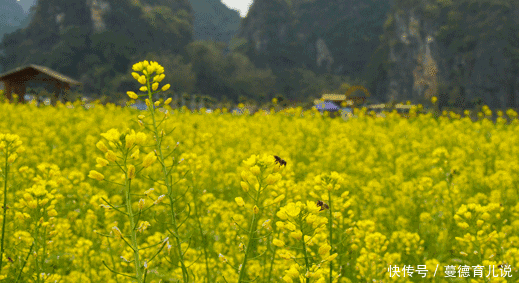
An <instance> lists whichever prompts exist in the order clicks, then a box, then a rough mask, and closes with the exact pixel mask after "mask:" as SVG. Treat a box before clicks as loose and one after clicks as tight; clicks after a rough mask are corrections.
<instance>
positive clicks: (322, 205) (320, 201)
mask: <svg viewBox="0 0 519 283" xmlns="http://www.w3.org/2000/svg"><path fill="white" fill-rule="evenodd" d="M317 206H320V207H321V209H319V211H323V210H325V209H329V208H330V207H329V206H328V205H327V204H326V203H324V202H323V201H322V200H318V201H317Z"/></svg>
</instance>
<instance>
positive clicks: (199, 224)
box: [192, 181, 211, 283]
mask: <svg viewBox="0 0 519 283" xmlns="http://www.w3.org/2000/svg"><path fill="white" fill-rule="evenodd" d="M192 183H194V182H193V181H192ZM194 188H195V186H194V184H193V196H196V192H195V189H194ZM197 199H198V198H196V197H194V198H193V202H194V206H195V217H196V221H197V223H198V230H200V237H201V238H202V245H203V247H204V257H205V272H206V278H205V279H206V280H205V281H206V282H207V283H209V282H210V279H211V273H210V271H209V255H208V254H207V237H206V235H204V230H203V229H202V223H201V222H200V216H199V215H198V205H197V201H196V200H197Z"/></svg>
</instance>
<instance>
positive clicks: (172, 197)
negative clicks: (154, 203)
mask: <svg viewBox="0 0 519 283" xmlns="http://www.w3.org/2000/svg"><path fill="white" fill-rule="evenodd" d="M132 69H133V70H134V71H135V72H133V73H132V76H133V78H134V79H136V80H137V81H138V82H139V83H140V84H142V85H143V86H141V87H140V89H139V90H140V91H142V92H145V94H141V95H138V94H136V93H135V92H133V91H128V92H127V94H128V96H129V97H130V98H131V99H139V98H145V102H146V106H147V107H148V112H149V113H150V116H151V123H149V124H148V125H149V126H150V127H149V128H148V129H149V130H150V131H151V132H152V134H153V136H154V140H155V154H156V156H157V158H158V160H159V162H160V164H161V171H162V178H163V180H164V185H165V186H166V188H167V194H166V196H167V197H168V199H169V209H170V212H171V226H172V229H171V232H172V234H173V237H174V238H175V242H176V250H177V253H178V257H179V258H178V259H179V262H180V268H181V269H182V279H183V282H184V283H187V282H189V272H188V269H187V267H186V264H185V261H184V253H183V252H182V239H181V238H180V235H179V232H178V228H179V225H178V224H177V217H178V215H177V210H176V207H175V202H176V200H177V198H178V195H176V192H175V191H174V190H173V183H172V181H171V172H172V167H173V165H171V166H167V165H166V156H169V154H164V152H163V149H162V142H163V138H164V136H165V132H164V131H163V130H160V129H159V127H160V125H161V124H162V122H164V120H165V119H167V117H168V113H166V115H165V116H164V117H163V119H162V120H161V121H160V122H159V121H157V120H158V117H157V113H156V111H155V107H158V106H159V105H160V104H161V101H155V102H153V95H154V94H156V93H158V92H160V91H167V90H168V89H169V88H170V85H169V84H166V85H164V86H163V87H162V88H161V89H160V90H159V91H157V89H158V87H159V83H160V82H161V81H162V80H163V79H164V78H165V75H164V68H163V67H162V66H161V65H159V64H158V63H157V62H153V61H152V62H148V61H143V62H139V63H137V64H134V65H133V67H132ZM138 72H141V73H142V75H141V74H139V73H138ZM153 74H155V75H153ZM171 100H172V99H171V98H168V99H167V100H166V101H165V103H164V104H166V105H167V104H169V103H170V102H171ZM139 124H141V125H144V122H142V120H139Z"/></svg>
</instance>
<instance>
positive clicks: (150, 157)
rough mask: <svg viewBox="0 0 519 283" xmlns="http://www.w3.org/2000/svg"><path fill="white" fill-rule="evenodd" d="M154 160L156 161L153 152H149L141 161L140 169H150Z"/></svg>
mask: <svg viewBox="0 0 519 283" xmlns="http://www.w3.org/2000/svg"><path fill="white" fill-rule="evenodd" d="M155 160H157V156H156V155H155V152H154V151H151V152H150V153H148V154H146V156H144V158H143V160H142V167H144V168H148V167H150V166H151V165H152V164H153V163H154V162H155Z"/></svg>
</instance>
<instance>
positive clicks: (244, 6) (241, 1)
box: [222, 0, 252, 17]
mask: <svg viewBox="0 0 519 283" xmlns="http://www.w3.org/2000/svg"><path fill="white" fill-rule="evenodd" d="M222 2H223V3H224V4H225V5H227V7H229V8H231V9H234V10H238V12H240V15H241V16H242V17H245V16H246V15H247V11H248V10H249V7H250V5H252V0H222Z"/></svg>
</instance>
